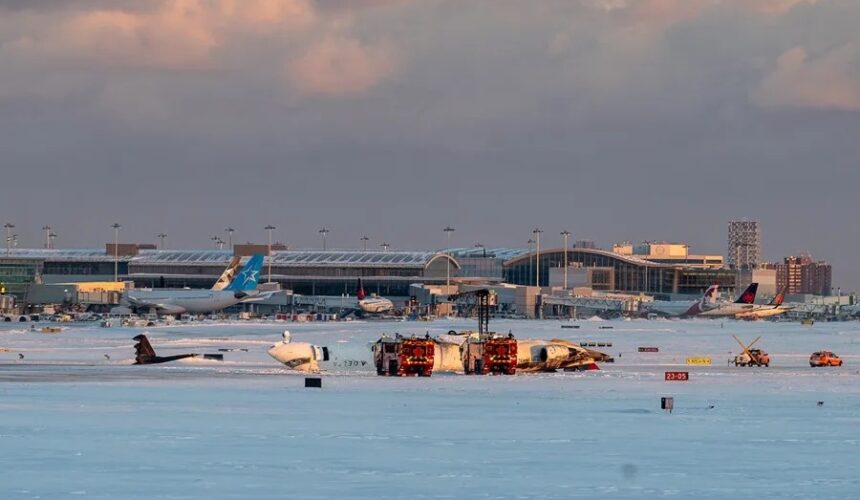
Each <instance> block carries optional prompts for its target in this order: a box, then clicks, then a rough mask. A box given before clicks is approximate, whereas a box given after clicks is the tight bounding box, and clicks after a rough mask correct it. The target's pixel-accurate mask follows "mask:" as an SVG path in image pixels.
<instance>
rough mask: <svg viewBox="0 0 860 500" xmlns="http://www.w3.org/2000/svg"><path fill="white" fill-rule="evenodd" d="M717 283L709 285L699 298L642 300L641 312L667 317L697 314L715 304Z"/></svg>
mask: <svg viewBox="0 0 860 500" xmlns="http://www.w3.org/2000/svg"><path fill="white" fill-rule="evenodd" d="M718 289H719V285H711V286H709V287H708V289H707V290H706V291H705V294H704V295H702V297H701V298H700V299H699V300H655V301H653V302H643V303H642V312H644V313H646V314H657V315H659V316H667V317H690V316H698V315H699V314H701V313H702V312H703V311H705V310H707V309H708V308H710V307H712V306H714V305H715V304H716V298H717V290H718Z"/></svg>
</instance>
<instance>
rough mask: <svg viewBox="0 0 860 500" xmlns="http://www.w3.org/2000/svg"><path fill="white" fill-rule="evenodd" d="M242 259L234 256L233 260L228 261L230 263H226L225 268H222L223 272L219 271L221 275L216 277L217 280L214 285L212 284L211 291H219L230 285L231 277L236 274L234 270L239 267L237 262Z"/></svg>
mask: <svg viewBox="0 0 860 500" xmlns="http://www.w3.org/2000/svg"><path fill="white" fill-rule="evenodd" d="M241 261H242V257H239V256H235V257H233V260H231V261H230V264H228V265H227V269H224V272H223V273H221V277H220V278H218V281H216V282H215V285H213V286H212V290H213V291H216V292H217V291H219V290H223V289H225V288H227V287H228V286H229V285H230V282H231V281H233V278H234V277H235V276H236V270H237V269H239V262H241Z"/></svg>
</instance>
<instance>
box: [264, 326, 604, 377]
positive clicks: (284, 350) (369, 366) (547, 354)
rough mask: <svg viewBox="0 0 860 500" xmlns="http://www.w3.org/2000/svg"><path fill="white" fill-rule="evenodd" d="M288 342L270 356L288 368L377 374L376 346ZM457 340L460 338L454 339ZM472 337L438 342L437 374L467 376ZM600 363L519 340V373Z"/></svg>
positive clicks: (564, 344)
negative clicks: (465, 350)
mask: <svg viewBox="0 0 860 500" xmlns="http://www.w3.org/2000/svg"><path fill="white" fill-rule="evenodd" d="M283 337H284V340H282V341H281V342H278V343H276V344H275V345H273V346H272V347H271V348H270V349H269V351H268V352H269V356H271V357H272V358H274V359H275V360H277V361H278V362H279V363H282V364H283V365H285V366H286V367H288V368H290V369H293V370H296V371H302V372H319V371H329V372H344V371H346V372H375V371H377V366H376V362H377V360H376V358H375V354H374V344H373V343H354V344H348V343H347V344H342V343H337V344H335V345H333V346H318V345H314V344H311V343H310V342H292V339H291V335H290V332H289V331H285V332H284V334H283ZM451 337H456V338H451ZM468 339H469V336H468V335H458V336H451V335H448V336H444V338H439V339H434V355H433V371H434V372H454V373H463V372H464V371H465V366H464V360H463V344H464V342H466V341H468ZM599 361H608V362H611V361H612V358H610V357H609V356H607V355H606V354H603V353H601V352H597V351H592V350H590V349H586V348H584V347H581V346H579V345H576V344H574V343H572V342H570V341H568V340H562V339H552V340H535V339H525V340H517V372H521V373H534V372H551V371H555V370H559V369H596V368H597V366H596V363H597V362H599Z"/></svg>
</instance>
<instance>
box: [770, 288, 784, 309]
mask: <svg viewBox="0 0 860 500" xmlns="http://www.w3.org/2000/svg"><path fill="white" fill-rule="evenodd" d="M783 302H785V288H783V289H782V290H780V291H779V293H777V294H776V296H774V298H773V300H771V301H770V305H772V306H781V305H782V303H783Z"/></svg>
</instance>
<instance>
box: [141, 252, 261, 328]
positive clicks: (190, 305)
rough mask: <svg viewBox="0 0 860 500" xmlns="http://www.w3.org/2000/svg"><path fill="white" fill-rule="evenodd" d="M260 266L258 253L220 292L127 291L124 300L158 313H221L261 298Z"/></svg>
mask: <svg viewBox="0 0 860 500" xmlns="http://www.w3.org/2000/svg"><path fill="white" fill-rule="evenodd" d="M262 267H263V256H262V255H259V254H258V255H254V256H252V257H251V258H250V259H249V260H248V262H247V263H246V264H245V266H244V267H243V268H242V270H241V271H240V272H239V273H238V274H237V275H236V276H235V277H234V278H233V280H232V281H231V282H230V284H229V285H228V286H227V287H225V288H224V289H223V290H130V291H128V292H127V293H126V297H125V299H126V300H127V301H128V303H129V304H131V306H133V307H134V308H136V309H148V310H150V311H152V310H154V311H155V312H156V313H159V314H184V313H191V314H201V313H210V312H215V311H220V310H222V309H225V308H227V307H230V306H234V305H236V304H239V303H240V302H247V301H250V300H259V299H260V298H263V296H264V295H263V294H262V293H261V292H260V291H258V290H257V283H258V280H259V277H260V270H261V269H262ZM228 269H229V268H228ZM225 273H226V271H225ZM222 277H223V275H222ZM216 286H217V285H216Z"/></svg>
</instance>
